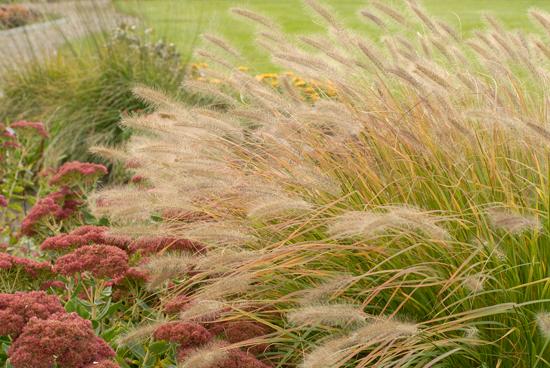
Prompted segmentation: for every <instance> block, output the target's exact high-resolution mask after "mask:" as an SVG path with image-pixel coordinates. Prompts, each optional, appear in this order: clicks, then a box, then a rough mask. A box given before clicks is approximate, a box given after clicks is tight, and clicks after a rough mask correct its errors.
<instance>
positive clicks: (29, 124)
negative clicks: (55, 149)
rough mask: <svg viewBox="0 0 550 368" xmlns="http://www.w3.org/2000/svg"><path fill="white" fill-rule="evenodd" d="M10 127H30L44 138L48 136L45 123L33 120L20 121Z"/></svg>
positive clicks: (29, 128)
mask: <svg viewBox="0 0 550 368" xmlns="http://www.w3.org/2000/svg"><path fill="white" fill-rule="evenodd" d="M10 128H12V129H16V130H18V129H28V130H31V131H33V132H35V133H38V135H40V136H42V137H43V138H48V132H47V131H46V127H45V126H44V124H43V123H37V122H32V121H18V122H15V123H13V124H11V125H10Z"/></svg>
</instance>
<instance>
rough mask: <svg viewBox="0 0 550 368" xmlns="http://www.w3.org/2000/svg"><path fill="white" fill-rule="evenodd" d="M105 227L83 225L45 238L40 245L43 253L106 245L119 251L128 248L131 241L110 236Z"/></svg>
mask: <svg viewBox="0 0 550 368" xmlns="http://www.w3.org/2000/svg"><path fill="white" fill-rule="evenodd" d="M108 230H109V228H107V227H105V226H92V225H85V226H81V227H78V228H76V229H74V230H73V231H71V232H70V233H68V234H59V235H56V236H52V237H50V238H47V239H46V240H44V242H42V244H41V245H40V249H41V250H43V251H72V250H74V249H75V248H79V247H81V246H83V245H92V244H106V245H112V246H115V247H118V248H121V249H126V248H128V245H129V244H130V243H131V241H132V239H131V238H129V237H126V236H118V235H110V234H108V233H107V231H108Z"/></svg>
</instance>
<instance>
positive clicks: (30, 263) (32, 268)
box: [0, 253, 52, 277]
mask: <svg viewBox="0 0 550 368" xmlns="http://www.w3.org/2000/svg"><path fill="white" fill-rule="evenodd" d="M15 268H20V269H22V270H23V271H24V272H25V273H27V274H28V275H29V276H31V277H38V276H39V275H40V274H44V275H48V274H50V273H51V271H52V266H51V265H50V264H49V263H48V262H38V261H35V260H32V259H28V258H22V257H16V256H12V255H10V254H8V253H0V270H11V269H15Z"/></svg>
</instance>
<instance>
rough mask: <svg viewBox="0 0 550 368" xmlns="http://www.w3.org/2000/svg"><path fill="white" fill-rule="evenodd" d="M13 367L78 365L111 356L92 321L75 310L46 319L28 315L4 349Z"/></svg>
mask: <svg viewBox="0 0 550 368" xmlns="http://www.w3.org/2000/svg"><path fill="white" fill-rule="evenodd" d="M8 356H9V358H10V363H11V364H12V365H13V366H14V367H15V368H52V367H53V366H54V365H55V364H57V365H58V366H59V367H63V368H81V367H85V366H87V365H90V364H92V363H93V362H101V361H104V360H108V359H110V358H112V357H114V356H115V352H114V351H113V349H111V348H110V347H109V345H107V343H106V342H105V341H103V340H102V339H101V338H99V337H97V336H96V335H95V334H94V331H93V329H92V323H91V322H90V321H88V320H85V319H82V318H81V317H80V316H78V315H77V314H76V313H70V314H67V313H58V314H54V315H52V316H51V317H50V318H49V319H38V318H31V319H30V320H29V322H28V323H27V325H26V326H25V328H24V329H23V332H22V333H21V335H20V336H19V337H18V338H17V339H16V340H15V341H14V342H13V344H12V345H11V347H10V348H9V350H8Z"/></svg>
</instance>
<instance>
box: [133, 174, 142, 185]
mask: <svg viewBox="0 0 550 368" xmlns="http://www.w3.org/2000/svg"><path fill="white" fill-rule="evenodd" d="M144 180H145V178H144V177H143V176H141V175H134V176H132V177H131V178H130V181H131V182H132V183H134V184H138V183H141V182H142V181H144Z"/></svg>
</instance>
